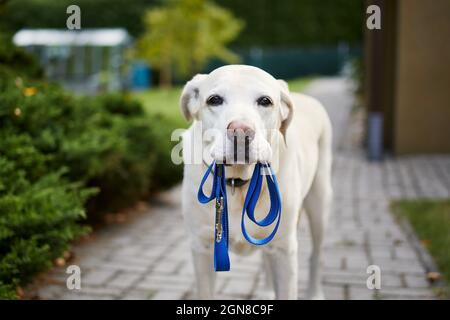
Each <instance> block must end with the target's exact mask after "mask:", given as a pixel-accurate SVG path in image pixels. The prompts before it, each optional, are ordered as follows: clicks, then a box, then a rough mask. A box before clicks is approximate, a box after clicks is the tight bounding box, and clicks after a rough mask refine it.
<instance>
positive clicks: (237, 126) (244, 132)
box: [227, 121, 255, 142]
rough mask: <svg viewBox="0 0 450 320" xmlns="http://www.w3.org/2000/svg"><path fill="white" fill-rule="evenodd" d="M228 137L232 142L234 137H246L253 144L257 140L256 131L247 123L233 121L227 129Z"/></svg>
mask: <svg viewBox="0 0 450 320" xmlns="http://www.w3.org/2000/svg"><path fill="white" fill-rule="evenodd" d="M227 137H228V139H230V140H233V139H234V137H238V138H243V137H245V138H248V140H249V142H251V141H252V140H253V139H254V138H255V130H254V129H253V128H252V127H251V126H250V125H248V124H247V123H245V122H242V121H232V122H230V124H229V125H228V127H227Z"/></svg>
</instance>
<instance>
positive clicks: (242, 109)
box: [180, 65, 332, 299]
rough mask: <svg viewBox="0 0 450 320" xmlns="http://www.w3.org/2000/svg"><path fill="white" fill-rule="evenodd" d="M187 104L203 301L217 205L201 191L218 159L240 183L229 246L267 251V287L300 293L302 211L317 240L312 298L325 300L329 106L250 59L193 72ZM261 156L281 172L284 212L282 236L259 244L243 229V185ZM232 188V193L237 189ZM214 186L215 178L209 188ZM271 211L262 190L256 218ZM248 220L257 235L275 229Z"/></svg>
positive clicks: (188, 181)
mask: <svg viewBox="0 0 450 320" xmlns="http://www.w3.org/2000/svg"><path fill="white" fill-rule="evenodd" d="M180 103H181V110H182V112H183V114H184V116H185V117H186V118H187V119H188V120H193V122H192V125H191V126H190V128H189V129H188V130H187V131H186V132H185V133H184V135H183V161H184V163H185V167H184V181H183V187H182V203H183V215H184V220H185V224H186V227H187V230H188V233H189V235H190V240H191V247H192V254H193V261H194V268H195V275H196V282H197V290H198V298H201V299H211V298H212V297H213V292H214V280H215V272H214V267H213V243H214V217H215V215H214V204H213V203H212V202H211V203H209V204H208V205H203V204H200V203H199V202H198V200H197V190H198V186H199V184H200V181H201V178H202V177H203V175H204V173H205V170H206V168H207V164H210V163H211V161H212V160H213V159H215V160H216V161H225V163H226V164H227V167H226V176H227V178H228V180H227V184H228V183H229V184H230V185H231V184H233V183H234V184H235V186H234V188H232V187H231V186H228V187H227V194H228V213H229V226H230V240H229V241H230V250H232V251H234V252H237V253H250V252H252V251H253V250H254V249H261V250H262V251H263V260H264V266H265V270H266V273H267V278H268V283H269V284H270V286H271V287H273V288H274V290H275V297H276V298H277V299H296V298H297V296H298V291H297V272H298V262H297V260H298V257H297V252H298V243H297V228H298V222H299V218H300V213H301V212H302V211H303V210H304V211H305V212H306V213H307V215H308V218H309V224H310V229H311V235H312V243H313V249H312V255H311V258H310V262H311V263H310V273H309V288H308V297H309V298H311V299H323V298H324V296H323V292H322V288H321V262H320V260H321V247H322V242H323V236H324V228H325V225H326V222H327V218H328V215H329V212H330V206H331V200H332V187H331V161H332V154H331V143H332V141H331V140H332V137H331V124H330V121H329V118H328V116H327V113H326V111H325V110H324V108H323V107H322V105H321V104H320V103H319V102H318V101H317V100H315V99H313V98H311V97H308V96H306V95H303V94H299V93H290V92H289V89H288V86H287V84H286V83H285V82H284V81H282V80H276V79H275V78H273V77H272V76H271V75H270V74H268V73H267V72H265V71H263V70H261V69H259V68H256V67H252V66H245V65H229V66H224V67H221V68H218V69H216V70H214V71H213V72H211V73H210V74H199V75H196V76H195V77H194V78H193V79H192V80H191V81H189V82H188V83H187V84H186V86H185V87H184V90H183V93H182V96H181V99H180ZM238 131H239V132H244V135H245V136H246V137H249V141H250V142H249V143H247V146H246V148H244V147H242V146H241V145H239V147H236V145H235V144H234V140H233V133H236V132H238ZM211 132H213V133H214V134H211ZM230 132H231V135H230ZM217 133H218V134H217ZM231 141H233V142H231ZM239 141H241V140H239ZM230 142H231V143H230ZM239 150H241V151H242V150H244V151H245V152H246V153H247V157H245V159H244V161H239V160H238V159H237V158H240V159H241V160H242V158H241V155H242V153H239ZM236 154H238V155H239V157H236ZM233 160H234V161H233ZM257 161H261V162H264V161H269V162H270V163H271V165H272V168H273V169H274V171H275V172H276V175H277V179H278V184H279V189H280V193H281V196H282V208H283V209H282V216H281V223H280V227H279V229H278V232H277V234H276V235H275V237H274V239H273V240H272V241H271V242H270V243H269V244H267V245H266V246H262V247H257V246H254V245H251V244H249V243H247V242H246V241H245V239H244V237H243V235H242V233H241V227H240V220H241V212H242V207H243V202H244V198H245V195H246V192H247V187H248V183H246V182H247V181H248V180H249V179H250V177H251V174H252V172H253V168H254V164H255V162H257ZM210 180H212V179H210ZM231 189H235V190H234V192H232V191H233V190H231ZM210 191H211V182H210V181H209V182H208V183H206V184H205V192H206V193H208V192H210ZM269 207H270V201H269V200H268V194H267V190H266V186H264V187H263V191H262V193H261V197H260V200H259V202H258V205H257V207H256V217H257V218H259V219H260V218H261V217H263V216H265V215H266V214H267V212H268V209H269ZM247 225H248V230H249V231H250V233H251V234H252V235H253V236H254V237H265V236H267V235H268V234H269V233H270V231H271V230H270V229H271V228H270V227H268V228H260V227H257V226H255V225H253V224H248V223H247ZM267 229H269V230H267ZM231 268H233V261H231Z"/></svg>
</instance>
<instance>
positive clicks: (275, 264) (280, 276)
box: [263, 243, 298, 300]
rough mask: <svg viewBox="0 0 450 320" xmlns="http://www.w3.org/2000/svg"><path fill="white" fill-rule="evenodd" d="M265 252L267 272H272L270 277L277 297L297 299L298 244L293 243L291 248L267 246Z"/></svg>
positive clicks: (279, 298) (280, 298)
mask: <svg viewBox="0 0 450 320" xmlns="http://www.w3.org/2000/svg"><path fill="white" fill-rule="evenodd" d="M263 254H264V260H265V266H266V268H267V269H268V270H266V272H269V273H271V277H269V278H270V279H272V281H273V288H274V289H275V299H278V300H295V299H297V296H298V293H297V287H298V284H297V277H298V267H297V266H298V256H297V244H296V243H295V244H292V246H291V248H289V249H285V248H265V249H264V251H263Z"/></svg>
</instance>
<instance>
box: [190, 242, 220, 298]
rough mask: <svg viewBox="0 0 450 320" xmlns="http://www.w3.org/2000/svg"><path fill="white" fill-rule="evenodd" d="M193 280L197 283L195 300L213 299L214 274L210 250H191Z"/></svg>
mask: <svg viewBox="0 0 450 320" xmlns="http://www.w3.org/2000/svg"><path fill="white" fill-rule="evenodd" d="M192 258H193V259H194V269H195V278H196V283H197V298H198V299H205V300H209V299H212V298H213V297H214V283H215V279H216V274H215V272H214V264H213V249H212V248H192Z"/></svg>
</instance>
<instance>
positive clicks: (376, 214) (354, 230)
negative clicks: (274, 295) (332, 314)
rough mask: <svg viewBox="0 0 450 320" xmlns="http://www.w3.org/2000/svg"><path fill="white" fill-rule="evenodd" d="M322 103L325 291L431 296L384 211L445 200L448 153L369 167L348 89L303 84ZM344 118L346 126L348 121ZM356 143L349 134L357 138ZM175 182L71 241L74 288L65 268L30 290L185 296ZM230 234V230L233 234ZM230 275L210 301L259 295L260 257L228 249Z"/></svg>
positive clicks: (187, 280)
mask: <svg viewBox="0 0 450 320" xmlns="http://www.w3.org/2000/svg"><path fill="white" fill-rule="evenodd" d="M307 91H308V93H310V94H312V95H314V96H316V97H317V98H319V99H320V100H321V101H323V103H324V104H325V106H326V108H327V110H328V112H329V114H330V116H331V118H332V122H333V125H334V129H335V155H334V164H333V183H334V187H335V189H334V190H335V198H334V208H333V214H332V215H331V218H330V223H329V226H328V231H327V236H326V240H325V247H324V251H325V254H324V261H323V263H324V291H325V295H326V297H327V298H329V299H433V298H434V295H433V292H432V290H431V288H430V286H429V283H428V282H427V280H426V270H425V267H424V266H423V265H422V264H421V262H420V259H419V257H418V255H417V254H416V252H415V250H414V248H413V246H412V245H411V244H410V243H409V242H408V238H407V236H406V234H405V233H404V231H403V230H402V229H401V228H400V227H399V226H398V225H397V224H396V222H395V220H394V219H393V217H392V215H391V214H390V212H389V204H390V201H391V200H392V199H396V198H417V197H420V198H425V197H426V198H445V197H449V196H450V156H415V157H401V158H396V159H390V158H388V159H386V160H385V161H384V162H382V163H369V162H367V161H366V160H365V158H364V154H363V152H362V151H361V150H360V149H359V148H358V147H357V146H355V143H353V142H352V141H353V140H355V139H354V138H353V137H354V136H355V135H356V136H358V135H359V133H360V132H361V125H360V123H359V124H358V121H353V122H354V124H352V125H351V126H348V123H349V120H348V119H349V117H350V114H351V112H350V110H351V106H352V99H351V91H350V86H349V84H348V83H347V82H345V81H344V80H342V79H333V78H330V79H320V80H317V81H315V82H314V83H313V84H312V85H311V86H310V87H309V89H308V90H307ZM353 122H352V123H353ZM355 141H357V139H356V140H355ZM179 192H180V189H179V188H175V189H173V190H172V191H170V192H168V193H166V194H164V195H162V196H161V197H160V201H159V202H158V203H159V204H158V205H154V206H152V207H151V208H150V209H149V210H148V212H145V213H141V214H137V215H136V216H134V217H133V218H132V219H131V221H129V222H128V223H126V224H122V225H119V226H109V227H105V228H103V229H101V230H100V231H98V232H96V233H95V240H93V241H90V242H88V243H86V244H80V245H77V246H75V248H74V253H75V259H74V261H71V262H70V263H71V264H77V265H78V266H80V268H81V270H82V278H81V279H82V281H81V286H82V289H81V290H78V291H77V290H73V291H70V290H68V289H67V288H66V276H67V275H66V274H65V269H64V268H55V269H53V270H52V271H51V272H49V274H48V275H47V276H46V277H45V279H44V281H40V282H39V283H35V284H34V285H33V286H30V288H29V290H30V291H34V293H35V294H36V295H37V296H38V297H40V298H41V299H190V298H194V293H193V290H194V283H193V281H194V280H193V268H192V264H191V257H190V250H189V247H188V243H187V242H186V241H184V238H183V234H184V229H183V224H182V217H181V215H180V202H179ZM306 222H307V221H306V216H305V217H302V221H301V224H300V232H299V241H300V250H299V251H300V252H299V258H300V263H299V298H304V296H305V290H306V284H307V278H308V275H307V269H308V257H309V252H310V240H309V230H308V228H307V227H306V225H307V223H306ZM232 232H233V231H232ZM231 259H232V271H230V272H229V273H220V274H219V275H218V281H217V286H216V292H217V295H216V297H217V298H219V299H220V298H223V299H246V298H249V299H255V298H265V297H264V296H261V295H260V294H259V293H260V292H262V291H261V289H262V288H263V286H264V279H263V277H262V276H261V272H260V271H261V262H260V256H259V254H258V253H256V254H254V255H251V256H248V257H237V256H235V255H231ZM371 264H376V265H378V266H379V267H380V268H381V272H382V280H381V285H382V288H381V290H376V291H373V290H369V289H367V287H366V280H367V277H368V274H367V273H366V268H367V266H368V265H371Z"/></svg>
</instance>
